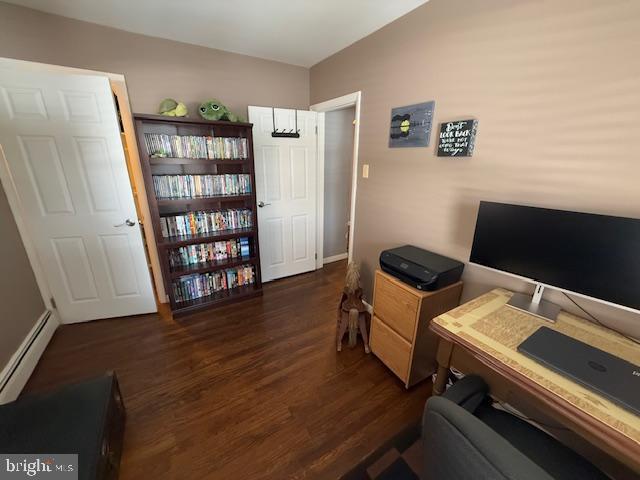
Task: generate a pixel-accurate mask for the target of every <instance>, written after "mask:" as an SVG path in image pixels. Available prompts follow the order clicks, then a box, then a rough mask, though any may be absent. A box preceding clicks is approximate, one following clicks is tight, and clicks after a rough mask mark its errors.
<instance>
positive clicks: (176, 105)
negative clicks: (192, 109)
mask: <svg viewBox="0 0 640 480" xmlns="http://www.w3.org/2000/svg"><path fill="white" fill-rule="evenodd" d="M158 113H159V114H160V115H166V116H167V117H186V116H187V113H189V112H188V110H187V106H186V105H185V104H184V103H182V102H176V101H175V100H174V99H173V98H165V99H164V100H163V101H162V102H160V106H159V107H158Z"/></svg>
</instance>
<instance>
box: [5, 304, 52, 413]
mask: <svg viewBox="0 0 640 480" xmlns="http://www.w3.org/2000/svg"><path fill="white" fill-rule="evenodd" d="M59 325H60V322H59V320H58V315H57V313H56V311H55V310H53V311H52V310H47V311H45V312H44V313H43V314H42V315H41V316H40V318H39V319H38V321H37V322H36V324H35V325H34V327H33V328H32V329H31V331H30V332H29V335H27V337H26V338H25V339H24V341H23V342H22V344H21V345H20V347H19V348H18V350H16V353H14V354H13V356H12V357H11V358H10V359H9V362H8V363H7V365H6V366H5V367H4V369H3V370H2V371H1V372H0V405H1V404H4V403H8V402H13V401H14V400H15V399H16V398H18V395H20V392H21V391H22V389H23V388H24V386H25V385H26V384H27V381H28V380H29V377H30V376H31V374H32V373H33V370H34V369H35V368H36V365H37V364H38V361H39V360H40V357H41V356H42V353H43V352H44V349H45V348H46V347H47V345H48V344H49V341H50V340H51V337H52V336H53V333H54V332H55V331H56V329H57V328H58V326H59Z"/></svg>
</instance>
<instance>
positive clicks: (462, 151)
mask: <svg viewBox="0 0 640 480" xmlns="http://www.w3.org/2000/svg"><path fill="white" fill-rule="evenodd" d="M477 129H478V121H477V120H458V121H455V122H446V123H442V124H440V135H439V139H438V156H439V157H470V156H472V155H473V147H474V145H475V141H476V130H477Z"/></svg>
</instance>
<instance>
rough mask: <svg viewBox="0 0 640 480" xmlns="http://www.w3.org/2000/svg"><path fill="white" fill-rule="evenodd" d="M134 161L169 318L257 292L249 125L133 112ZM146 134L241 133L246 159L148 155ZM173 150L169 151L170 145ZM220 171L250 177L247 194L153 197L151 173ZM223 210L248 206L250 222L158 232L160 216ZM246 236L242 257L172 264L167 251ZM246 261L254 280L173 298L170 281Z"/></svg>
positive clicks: (257, 253) (259, 286)
mask: <svg viewBox="0 0 640 480" xmlns="http://www.w3.org/2000/svg"><path fill="white" fill-rule="evenodd" d="M134 121H135V127H136V136H137V139H138V150H139V152H140V163H141V165H142V173H143V175H144V181H145V188H146V191H147V198H148V200H149V209H150V211H151V217H152V218H151V222H152V224H153V231H154V234H155V237H156V244H157V247H158V255H159V257H160V264H161V268H162V276H163V278H164V286H165V290H166V292H167V295H168V296H169V303H170V305H171V311H172V313H173V315H174V317H178V316H183V315H188V314H191V313H196V312H198V311H201V310H205V309H209V308H213V307H216V306H220V305H223V304H229V303H233V302H237V301H241V300H244V299H247V298H251V297H254V296H256V295H261V294H262V281H261V275H260V248H259V245H258V226H257V205H256V196H255V171H254V161H253V158H254V157H253V141H252V135H251V128H252V124H250V123H241V122H235V123H233V122H210V121H206V120H200V119H196V118H176V117H165V116H162V115H147V114H135V115H134ZM146 133H155V134H167V135H195V136H205V137H206V136H212V137H235V138H237V137H242V138H246V139H247V143H248V158H246V159H238V158H228V159H227V158H223V159H205V158H172V157H153V156H151V153H152V152H149V151H148V150H147V145H146V142H145V134H146ZM174 151H175V149H174ZM201 174H202V175H205V174H206V175H222V174H249V175H250V179H251V191H252V193H250V194H240V195H217V196H210V197H194V198H164V197H161V198H158V197H156V192H155V188H154V183H153V176H154V175H201ZM227 209H249V210H251V212H252V214H253V215H252V220H253V225H252V226H251V227H249V228H237V229H230V230H221V231H216V232H210V233H199V234H196V235H177V236H171V237H165V236H163V233H162V227H161V217H168V216H173V215H182V214H187V213H189V212H191V211H219V210H227ZM241 237H246V238H248V239H249V252H250V255H249V256H248V257H247V256H245V257H236V258H228V259H226V260H211V261H208V262H202V263H197V264H191V265H184V266H180V267H177V266H176V267H172V266H171V263H170V252H171V250H173V249H177V248H180V247H185V246H189V245H198V244H206V243H214V242H218V241H227V240H234V239H237V238H241ZM242 265H252V266H253V269H254V279H255V282H254V283H253V284H252V285H244V286H239V287H235V288H232V289H228V290H222V291H218V292H215V293H213V294H211V295H209V296H206V297H200V298H195V299H191V300H186V301H179V300H178V299H177V298H176V297H175V295H174V288H173V283H174V282H175V281H177V280H178V279H179V278H180V277H182V276H186V275H194V274H203V273H210V272H217V271H220V270H225V269H231V268H236V267H240V266H242Z"/></svg>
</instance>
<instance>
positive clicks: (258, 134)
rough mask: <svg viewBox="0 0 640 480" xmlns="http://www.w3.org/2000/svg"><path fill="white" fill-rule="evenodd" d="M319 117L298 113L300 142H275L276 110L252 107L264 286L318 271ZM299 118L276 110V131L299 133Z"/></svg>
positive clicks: (312, 113) (250, 108)
mask: <svg viewBox="0 0 640 480" xmlns="http://www.w3.org/2000/svg"><path fill="white" fill-rule="evenodd" d="M317 115H318V114H317V113H316V112H309V111H304V110H298V111H297V119H298V127H297V128H298V129H299V130H300V138H273V137H272V136H271V132H272V131H273V129H274V126H273V112H272V109H271V108H268V107H252V106H250V107H249V121H250V122H252V123H253V145H254V153H255V155H254V156H255V168H256V197H257V201H258V206H259V208H258V229H259V241H260V260H261V265H260V266H261V269H262V279H263V281H265V282H268V281H269V280H274V279H276V278H281V277H287V276H290V275H296V274H298V273H303V272H308V271H310V270H314V269H315V266H316V259H315V255H316V201H317V199H316V175H317V172H316V162H317V134H316V125H317ZM295 116H296V114H295V111H294V110H288V109H279V108H276V109H275V122H276V128H277V129H278V130H282V129H286V130H287V131H289V130H291V131H294V129H295V128H296V126H295ZM261 204H263V205H264V206H262V207H260V205H261Z"/></svg>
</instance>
